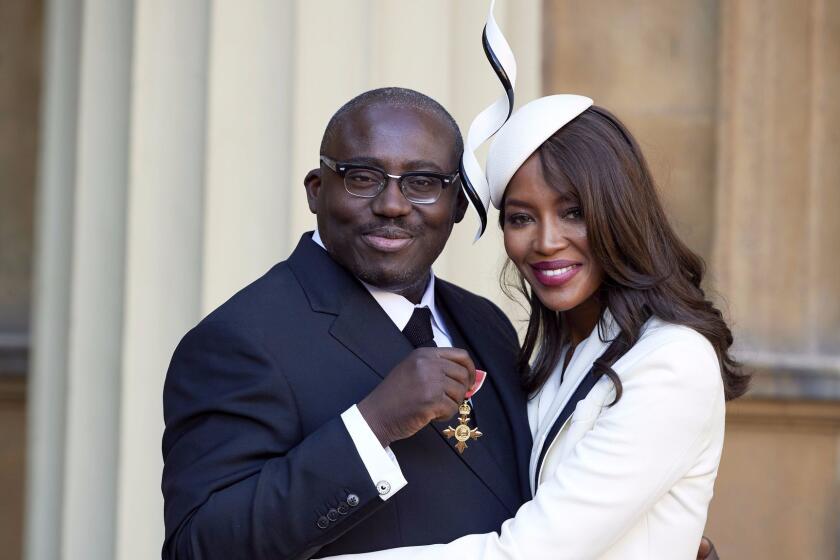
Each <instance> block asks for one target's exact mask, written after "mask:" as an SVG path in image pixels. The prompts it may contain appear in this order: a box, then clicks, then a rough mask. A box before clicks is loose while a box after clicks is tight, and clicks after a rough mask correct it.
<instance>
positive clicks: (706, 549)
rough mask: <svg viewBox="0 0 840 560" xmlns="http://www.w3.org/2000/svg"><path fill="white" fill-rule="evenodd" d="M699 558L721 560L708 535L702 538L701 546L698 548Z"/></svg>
mask: <svg viewBox="0 0 840 560" xmlns="http://www.w3.org/2000/svg"><path fill="white" fill-rule="evenodd" d="M697 560H720V559H719V558H718V555H717V551H716V550H715V545H713V544H712V541H710V540H709V539H708V538H707V537H703V538H702V539H700V548H698V549H697Z"/></svg>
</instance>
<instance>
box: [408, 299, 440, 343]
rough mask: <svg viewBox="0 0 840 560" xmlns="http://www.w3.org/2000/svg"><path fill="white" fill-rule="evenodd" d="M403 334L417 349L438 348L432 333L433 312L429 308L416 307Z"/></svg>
mask: <svg viewBox="0 0 840 560" xmlns="http://www.w3.org/2000/svg"><path fill="white" fill-rule="evenodd" d="M402 332H403V334H404V335H405V337H406V338H407V339H408V341H409V342H410V343H411V344H412V345H413V346H414V347H415V348H431V347H435V346H437V344H435V335H434V333H433V332H432V312H431V310H430V309H429V308H428V307H415V308H414V313H412V314H411V319H409V320H408V323H407V324H406V326H405V328H404V329H403V330H402Z"/></svg>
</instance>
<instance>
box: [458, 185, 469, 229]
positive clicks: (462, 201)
mask: <svg viewBox="0 0 840 560" xmlns="http://www.w3.org/2000/svg"><path fill="white" fill-rule="evenodd" d="M456 205H457V206H456V207H455V223H456V224H457V223H460V222H461V220H463V219H464V216H465V215H466V214H467V208H469V207H470V202H469V200H467V195H466V194H464V189H459V190H458V202H456Z"/></svg>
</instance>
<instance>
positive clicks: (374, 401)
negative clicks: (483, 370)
mask: <svg viewBox="0 0 840 560" xmlns="http://www.w3.org/2000/svg"><path fill="white" fill-rule="evenodd" d="M473 383H475V364H473V362H472V360H471V359H470V356H469V354H467V352H466V350H461V349H460V348H418V349H416V350H414V351H413V352H412V353H411V354H409V355H408V356H407V357H406V358H405V359H404V360H403V361H402V362H400V363H399V364H397V366H396V367H395V368H394V369H392V370H391V372H390V373H388V375H387V376H386V377H385V380H384V381H382V383H380V384H379V385H378V386H377V387H376V389H374V390H373V391H371V393H370V394H369V395H368V396H367V397H365V398H364V399H362V402H360V403H359V405H358V407H359V412H361V414H362V416H363V417H364V419H365V421H366V422H367V423H368V426H370V429H371V430H373V433H374V434H376V437H377V438H379V442H380V443H381V444H382V446H383V447H387V446H388V445H390V444H391V442H394V441H397V440H400V439H405V438H407V437H409V436H412V435H414V434H415V433H417V432H418V431H419V430H420V429H421V428H423V426H425V425H426V424H428V423H429V422H431V421H432V420H446V419H448V418H451V417H452V416H454V415H455V413H456V412H457V411H458V405H460V404H461V402H462V401H463V400H464V394H465V393H466V392H467V391H468V390H469V388H470V387H472V386H473Z"/></svg>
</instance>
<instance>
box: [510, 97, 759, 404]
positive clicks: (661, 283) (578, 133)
mask: <svg viewBox="0 0 840 560" xmlns="http://www.w3.org/2000/svg"><path fill="white" fill-rule="evenodd" d="M537 152H538V154H539V157H540V160H541V163H542V171H543V175H544V176H545V179H546V182H548V183H549V184H560V183H568V184H570V185H571V186H572V188H573V189H574V191H575V192H576V194H577V196H578V199H579V203H580V206H581V209H582V211H583V216H584V221H585V223H586V228H587V237H588V240H589V247H590V249H591V251H592V254H593V257H594V258H595V259H596V260H597V262H598V263H599V264H600V265H601V267H602V268H603V270H604V276H605V280H604V282H603V284H602V285H601V287H600V288H599V291H598V292H597V294H596V297H597V298H599V302H600V303H601V305H602V307H604V308H609V309H610V311H611V312H612V315H613V318H614V320H615V321H616V323H617V324H618V327H619V329H620V333H619V334H618V337H617V342H616V343H615V344H612V345H610V347H609V348H608V349H607V351H606V352H605V354H604V355H603V356H601V358H599V360H598V364H596V366H597V367H596V369H598V370H599V372H598V373H600V374H603V375H608V376H609V377H610V378H611V379H612V380H613V383H615V385H616V401H617V400H618V399H619V398H621V380H620V379H619V378H618V376H617V375H616V374H615V372H614V371H613V370H612V369H611V366H612V364H613V363H614V362H615V360H616V359H617V358H618V357H620V356H621V354H623V353H624V352H625V351H626V350H627V349H629V348H630V347H632V346H633V345H634V344H635V343H636V341H638V340H639V336H640V335H641V330H642V327H643V326H644V324H645V322H646V321H647V320H648V319H649V318H650V317H651V316H656V317H658V318H660V319H662V320H664V321H666V322H669V323H674V324H678V325H685V326H687V327H690V328H692V329H694V330H695V331H697V332H699V333H700V334H702V335H703V336H704V337H706V339H707V340H708V341H709V342H710V343H711V345H712V346H713V347H714V349H715V352H716V353H717V357H718V361H719V362H720V368H721V377H722V378H723V386H724V392H725V396H726V399H727V400H730V399H734V398H736V397H739V396H741V395H743V394H744V392H745V391H746V390H747V386H748V384H749V375H748V374H746V373H744V372H743V371H742V370H741V368H740V364H738V362H736V361H735V360H734V359H733V358H732V356H731V355H730V354H729V349H730V346H732V333H731V331H730V330H729V327H728V326H727V324H726V322H725V321H724V319H723V316H722V314H721V312H720V310H718V309H717V308H716V307H715V306H714V304H713V303H712V302H711V301H709V300H708V299H706V294H705V293H704V291H703V288H702V287H701V282H702V280H703V275H704V273H705V264H704V263H703V260H702V259H701V258H700V257H699V256H698V255H697V254H695V253H694V252H693V251H691V249H689V248H688V247H687V246H686V245H685V243H683V242H682V241H681V240H680V239H679V237H677V235H676V233H675V232H674V230H673V228H672V227H671V225H670V224H669V222H668V219H667V217H666V216H665V212H664V210H663V208H662V204H661V203H660V201H659V198H658V196H657V194H656V186H655V184H654V181H653V177H652V176H651V173H650V170H649V169H648V165H647V162H646V161H645V159H644V156H643V155H642V152H641V150H640V148H639V146H638V144H637V143H636V140H635V139H634V138H633V136H632V135H631V134H630V132H629V131H628V130H627V129H626V128H625V126H624V125H623V124H622V123H621V122H620V121H619V120H618V119H617V118H616V117H615V116H613V115H612V114H611V113H610V112H609V111H607V110H605V109H603V108H601V107H597V106H592V107H590V108H589V109H587V110H586V111H584V112H583V113H582V114H581V115H580V116H578V117H577V118H575V119H574V120H573V121H571V122H570V123H569V124H567V125H566V126H564V127H563V128H561V129H560V130H558V131H557V132H555V133H554V135H552V136H551V137H550V138H549V139H548V140H546V141H545V142H544V143H543V144H542V146H540V148H539V149H538V150H537ZM504 219H505V218H504V203H503V204H502V212H501V213H500V216H499V224H500V225H501V226H502V228H504ZM512 269H513V270H515V267H512V266H511V262H510V261H508V262H507V264H506V265H505V268H504V269H503V271H502V287H503V289H504V290H505V291H506V292H507V293H508V295H511V296H512V293H511V290H510V288H511V287H513V288H514V289H516V290H517V291H519V292H520V293H521V294H522V295H524V296H525V298H526V299H527V300H528V304H529V306H530V319H529V322H528V330H527V331H526V333H525V341H524V343H523V346H522V349H521V351H520V353H519V369H520V373H521V376H522V384H523V387H524V388H525V390H527V391H528V393H529V394H534V393H536V392H537V391H538V390H539V389H540V388H541V387H542V386H543V384H544V383H545V382H546V380H547V379H548V377H549V376H550V375H551V373H552V371H554V368H555V367H556V366H557V363H558V361H559V359H560V355H561V351H562V347H563V344H564V343H565V342H566V334H565V330H564V328H563V322H562V315H561V314H559V313H556V312H554V311H552V310H550V309H548V308H547V307H545V306H544V305H543V304H542V303H541V302H540V300H539V299H538V298H537V297H536V295H535V294H534V293H533V291H532V290H531V289H530V288H529V287H528V285H527V283H526V282H525V280H524V279H523V278H522V276H521V275H519V274H518V273H517V274H516V277H517V278H516V280H515V281H514V282H511V281H510V280H511V279H510V272H511V270H512ZM605 332H606V331H605V325H603V324H601V323H599V334H601V337H602V339H603V338H604V333H605ZM535 354H536V356H535ZM532 358H533V364H531V360H532ZM529 364H530V365H529Z"/></svg>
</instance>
